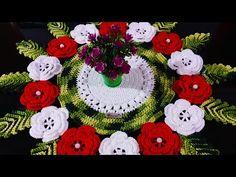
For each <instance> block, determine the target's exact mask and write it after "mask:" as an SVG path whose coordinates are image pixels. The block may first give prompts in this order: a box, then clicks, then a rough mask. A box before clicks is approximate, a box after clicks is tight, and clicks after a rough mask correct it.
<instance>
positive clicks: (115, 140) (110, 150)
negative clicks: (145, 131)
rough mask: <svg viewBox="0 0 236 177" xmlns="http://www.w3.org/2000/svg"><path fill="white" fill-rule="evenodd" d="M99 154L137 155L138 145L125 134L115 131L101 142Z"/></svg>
mask: <svg viewBox="0 0 236 177" xmlns="http://www.w3.org/2000/svg"><path fill="white" fill-rule="evenodd" d="M99 153H100V154H101V155H139V145H138V143H137V141H136V140H135V139H134V138H132V137H128V136H127V134H126V133H125V132H122V131H117V132H115V133H113V134H112V135H111V136H110V138H105V139H104V140H102V142H101V144H100V147H99Z"/></svg>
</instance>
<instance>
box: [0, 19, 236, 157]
mask: <svg viewBox="0 0 236 177" xmlns="http://www.w3.org/2000/svg"><path fill="white" fill-rule="evenodd" d="M76 24H79V22H75V23H70V27H71V28H70V29H72V28H73V27H74V26H75V25H76ZM174 31H175V32H177V33H178V34H179V35H180V36H181V37H185V36H187V35H189V34H194V33H195V32H204V33H207V32H210V33H211V40H210V42H209V43H208V45H206V46H205V47H204V48H202V49H201V50H199V51H198V54H200V55H201V56H202V57H203V59H204V63H205V64H213V63H223V64H225V65H226V64H229V65H231V66H232V67H233V66H234V67H235V66H236V64H235V63H236V62H235V61H236V55H235V50H236V48H235V47H236V46H235V41H236V35H235V33H236V23H231V22H227V23H226V22H225V23H222V22H180V23H178V25H177V27H176V28H175V29H174ZM52 38H53V37H52V35H51V34H50V33H49V32H48V31H47V26H46V22H37V23H36V22H33V23H31V22H24V23H0V45H1V46H0V54H1V64H0V75H2V74H4V73H9V72H16V71H26V68H27V66H28V64H29V63H30V62H31V59H29V58H26V57H23V56H22V55H19V54H18V51H17V50H16V46H15V43H16V42H20V41H21V40H23V39H26V40H27V39H31V40H33V41H35V42H37V43H39V44H40V45H41V46H43V47H46V45H47V42H48V41H49V40H50V39H52ZM235 94H236V77H234V78H233V79H232V80H230V81H228V82H225V83H221V84H219V85H213V96H214V97H215V98H220V99H222V100H224V101H227V102H228V103H229V104H234V105H235V104H236V96H235ZM20 95H21V92H20V91H19V92H18V93H10V92H9V93H3V92H1V91H0V117H3V116H4V115H5V114H6V113H8V112H10V111H11V110H15V109H17V108H18V107H22V106H21V105H20V103H19V96H20ZM56 104H57V103H56ZM136 135H137V134H136V133H134V135H133V136H134V137H135V136H136ZM235 135H236V127H233V126H232V125H223V124H222V123H217V122H216V121H207V122H206V126H205V127H204V129H203V130H202V131H201V132H200V136H201V137H203V138H205V139H206V140H207V142H208V143H210V144H212V145H213V147H215V148H218V149H219V150H220V151H221V154H222V155H235V154H236V140H235V138H234V137H235ZM38 142H40V140H35V139H33V138H32V137H30V136H29V133H28V130H24V131H21V132H19V133H18V134H17V135H15V136H11V137H10V138H8V139H2V138H0V154H29V153H30V149H31V148H33V147H35V144H36V143H38Z"/></svg>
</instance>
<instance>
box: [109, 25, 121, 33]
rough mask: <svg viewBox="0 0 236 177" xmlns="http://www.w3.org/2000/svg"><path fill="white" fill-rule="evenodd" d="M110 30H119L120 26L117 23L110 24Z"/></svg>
mask: <svg viewBox="0 0 236 177" xmlns="http://www.w3.org/2000/svg"><path fill="white" fill-rule="evenodd" d="M111 30H112V31H113V32H115V33H117V32H119V31H120V27H119V26H118V25H112V26H111Z"/></svg>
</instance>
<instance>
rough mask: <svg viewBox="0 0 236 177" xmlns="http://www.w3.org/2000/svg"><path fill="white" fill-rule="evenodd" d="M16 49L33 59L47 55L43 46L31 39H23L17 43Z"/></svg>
mask: <svg viewBox="0 0 236 177" xmlns="http://www.w3.org/2000/svg"><path fill="white" fill-rule="evenodd" d="M16 46H17V47H16V49H17V50H18V51H19V53H20V54H23V55H24V56H25V57H29V58H31V59H33V60H34V59H36V58H37V57H38V56H40V55H47V53H46V52H45V51H44V49H43V48H42V47H40V46H39V45H38V44H37V43H36V42H33V41H31V40H28V41H24V40H23V41H21V42H19V43H16Z"/></svg>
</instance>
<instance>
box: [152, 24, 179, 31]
mask: <svg viewBox="0 0 236 177" xmlns="http://www.w3.org/2000/svg"><path fill="white" fill-rule="evenodd" d="M176 25H177V22H155V23H154V24H153V26H154V27H155V28H156V30H157V31H158V32H162V31H165V32H170V31H171V30H172V29H173V28H174V27H175V26H176Z"/></svg>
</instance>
